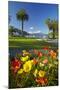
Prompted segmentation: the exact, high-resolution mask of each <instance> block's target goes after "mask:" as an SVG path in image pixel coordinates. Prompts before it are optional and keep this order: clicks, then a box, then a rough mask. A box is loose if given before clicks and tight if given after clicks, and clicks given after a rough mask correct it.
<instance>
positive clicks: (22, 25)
mask: <svg viewBox="0 0 60 90" xmlns="http://www.w3.org/2000/svg"><path fill="white" fill-rule="evenodd" d="M21 34H22V36H23V20H22V32H21Z"/></svg>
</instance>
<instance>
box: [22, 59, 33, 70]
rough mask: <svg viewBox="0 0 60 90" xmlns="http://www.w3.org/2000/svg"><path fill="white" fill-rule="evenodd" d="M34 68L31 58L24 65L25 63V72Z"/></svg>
mask: <svg viewBox="0 0 60 90" xmlns="http://www.w3.org/2000/svg"><path fill="white" fill-rule="evenodd" d="M31 68H32V62H31V60H29V61H27V62H26V63H25V64H24V65H23V70H24V71H25V72H29V71H30V70H31Z"/></svg>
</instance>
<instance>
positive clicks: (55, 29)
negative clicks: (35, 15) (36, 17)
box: [46, 18, 58, 39]
mask: <svg viewBox="0 0 60 90" xmlns="http://www.w3.org/2000/svg"><path fill="white" fill-rule="evenodd" d="M46 24H47V26H48V28H49V30H52V32H53V39H55V33H56V32H57V33H58V21H56V20H51V19H50V18H48V19H47V20H46Z"/></svg>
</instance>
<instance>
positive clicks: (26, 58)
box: [21, 56, 29, 62]
mask: <svg viewBox="0 0 60 90" xmlns="http://www.w3.org/2000/svg"><path fill="white" fill-rule="evenodd" d="M28 59H29V56H25V57H21V61H23V62H24V61H27V60H28Z"/></svg>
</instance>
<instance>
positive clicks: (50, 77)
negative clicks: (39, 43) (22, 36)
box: [9, 46, 58, 88]
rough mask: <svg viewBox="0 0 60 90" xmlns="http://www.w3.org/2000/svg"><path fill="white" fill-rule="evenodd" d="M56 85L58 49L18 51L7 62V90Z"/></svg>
mask: <svg viewBox="0 0 60 90" xmlns="http://www.w3.org/2000/svg"><path fill="white" fill-rule="evenodd" d="M56 85H58V49H55V50H53V49H51V47H49V46H44V47H43V48H42V49H39V50H38V49H31V50H20V52H18V53H16V54H15V56H14V57H11V56H10V60H9V88H25V87H39V86H44V87H45V86H56Z"/></svg>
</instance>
